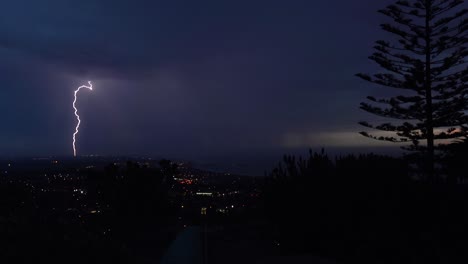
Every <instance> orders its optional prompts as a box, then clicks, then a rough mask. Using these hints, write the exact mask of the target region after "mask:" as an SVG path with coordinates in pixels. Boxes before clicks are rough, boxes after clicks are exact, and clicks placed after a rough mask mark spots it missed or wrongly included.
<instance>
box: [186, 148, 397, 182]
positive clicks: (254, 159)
mask: <svg viewBox="0 0 468 264" xmlns="http://www.w3.org/2000/svg"><path fill="white" fill-rule="evenodd" d="M312 151H313V152H321V148H313V149H312ZM325 153H326V154H327V155H328V156H330V157H331V158H334V157H337V156H344V155H348V154H366V153H374V154H380V155H390V156H399V155H401V154H402V153H403V151H402V150H401V149H400V148H399V147H398V146H395V147H391V148H390V147H380V148H326V149H325ZM284 155H295V156H296V157H299V156H302V157H308V156H309V150H308V149H305V150H304V149H301V150H299V149H289V150H274V151H269V152H265V151H262V152H248V153H237V154H231V155H218V156H212V157H204V158H194V159H192V162H193V165H194V167H196V168H200V169H204V170H209V171H215V172H226V173H233V174H240V175H247V176H264V175H265V173H267V174H268V173H270V172H271V171H272V170H273V169H274V168H275V167H276V166H277V165H278V164H279V162H281V161H282V160H283V156H284Z"/></svg>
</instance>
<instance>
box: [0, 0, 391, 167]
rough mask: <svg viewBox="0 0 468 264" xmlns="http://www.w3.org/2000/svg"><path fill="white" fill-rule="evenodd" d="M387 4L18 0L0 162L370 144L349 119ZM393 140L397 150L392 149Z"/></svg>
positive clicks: (6, 12)
mask: <svg viewBox="0 0 468 264" xmlns="http://www.w3.org/2000/svg"><path fill="white" fill-rule="evenodd" d="M390 2H391V1H387V0H386V1H365V2H363V1H349V0H334V1H331V0H314V1H311V0H304V1H302V0H265V1H263V0H233V1H230V0H226V1H220V0H211V1H208V0H199V1H193V0H171V1H155V0H148V1H143V0H141V1H136V0H134V1H130V0H127V1H123V0H108V1H99V0H80V1H72V0H43V1H37V0H15V1H4V2H3V3H2V8H1V9H0V58H1V59H0V87H1V88H0V119H1V120H2V125H1V129H0V156H21V155H23V156H24V155H72V149H71V135H72V133H73V130H74V126H75V121H76V120H75V118H74V115H73V109H72V106H71V103H72V101H73V91H74V89H76V88H77V87H78V86H79V85H82V84H86V82H87V81H88V80H92V81H93V82H94V91H92V92H90V91H82V92H80V97H79V100H78V106H79V108H80V115H81V118H82V121H83V122H82V126H81V130H80V134H79V135H78V143H77V147H78V152H79V154H82V155H85V154H102V155H109V154H114V155H115V154H122V155H128V154H144V155H159V156H165V155H168V156H176V157H181V158H193V157H201V156H216V155H237V154H239V155H240V154H242V153H266V152H269V151H276V152H287V151H289V150H291V149H308V148H309V147H322V146H324V147H332V148H350V147H353V148H369V147H370V148H374V147H375V148H377V147H378V146H379V144H381V143H378V142H375V141H372V140H370V139H367V138H364V137H362V136H360V135H359V134H358V132H359V131H361V129H362V127H360V126H359V125H358V124H357V122H358V121H361V120H363V119H365V120H373V119H372V117H371V116H369V115H368V114H366V113H364V112H363V111H361V110H359V103H360V102H361V101H362V100H364V99H365V96H367V95H382V94H387V92H386V91H385V89H382V88H381V87H376V86H373V85H370V84H368V83H365V82H364V81H362V80H360V79H358V78H357V77H355V76H354V74H355V73H358V72H368V73H373V72H375V71H377V70H378V68H377V66H375V65H374V64H373V62H372V61H370V60H368V59H367V57H368V56H369V55H370V54H371V53H372V46H373V42H374V41H375V40H377V39H380V38H387V37H389V36H388V35H387V34H386V33H384V32H382V31H381V30H380V28H379V24H380V23H382V22H385V21H387V20H386V18H385V17H384V16H383V15H380V14H378V13H377V12H376V11H377V10H378V9H380V8H383V7H385V6H386V5H387V4H388V3H390ZM396 148H397V147H396Z"/></svg>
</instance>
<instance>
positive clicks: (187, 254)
mask: <svg viewBox="0 0 468 264" xmlns="http://www.w3.org/2000/svg"><path fill="white" fill-rule="evenodd" d="M161 263H162V264H203V245H202V228H201V227H198V226H192V227H187V228H186V229H184V231H182V232H181V233H180V234H179V235H178V236H177V238H176V239H175V240H174V241H173V242H172V244H171V246H170V247H169V249H168V250H167V252H166V254H165V255H164V257H163V258H162V261H161Z"/></svg>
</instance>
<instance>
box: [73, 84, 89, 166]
mask: <svg viewBox="0 0 468 264" xmlns="http://www.w3.org/2000/svg"><path fill="white" fill-rule="evenodd" d="M88 84H89V86H86V85H82V86H80V87H78V89H76V90H75V100H73V109H75V116H76V120H78V124H76V128H75V133H73V156H74V157H76V146H75V143H76V135H77V134H78V132H79V129H80V124H81V119H80V116H79V115H78V108H76V105H75V104H76V99H77V95H78V92H79V91H80V90H81V89H83V88H87V89H89V90H91V91H92V90H93V84H92V83H91V81H88Z"/></svg>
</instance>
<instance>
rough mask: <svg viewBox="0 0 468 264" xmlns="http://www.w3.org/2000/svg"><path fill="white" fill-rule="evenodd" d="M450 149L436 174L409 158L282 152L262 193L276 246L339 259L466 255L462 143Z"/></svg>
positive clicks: (467, 204)
mask: <svg viewBox="0 0 468 264" xmlns="http://www.w3.org/2000/svg"><path fill="white" fill-rule="evenodd" d="M452 150H454V151H451V152H449V153H450V154H446V155H444V157H445V158H444V159H443V161H441V162H440V163H439V165H440V166H439V170H438V174H437V180H436V181H434V180H433V178H432V180H431V181H429V180H427V178H425V177H424V173H419V172H418V170H417V168H416V167H415V164H414V157H412V158H411V159H405V158H391V157H383V156H377V155H373V154H368V155H360V156H346V157H339V158H336V159H333V158H330V157H328V156H327V155H326V154H325V153H324V152H322V153H312V152H311V153H310V156H309V157H308V158H306V159H301V158H299V159H296V158H294V157H291V156H286V157H285V158H284V162H283V163H282V164H281V165H280V166H279V167H278V168H277V169H275V170H274V171H273V172H272V174H271V176H270V177H269V178H268V183H267V186H266V189H265V193H264V194H265V201H266V209H267V210H266V211H267V214H268V217H269V219H270V220H271V221H273V222H274V223H275V224H276V225H277V227H278V231H277V234H278V237H279V241H280V242H281V250H282V253H283V254H291V255H298V254H314V255H319V256H325V257H328V258H331V259H335V260H337V261H339V262H342V263H462V262H463V261H466V260H468V250H467V246H468V224H467V223H468V185H466V184H465V180H466V177H467V176H468V174H467V170H466V168H467V165H466V157H467V156H466V153H467V151H466V145H463V144H459V145H456V146H455V147H454V148H453V149H452Z"/></svg>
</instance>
